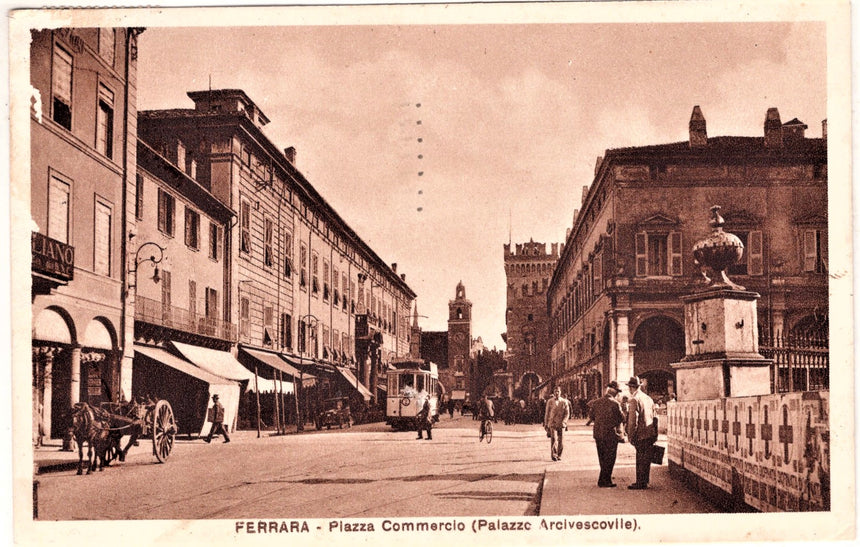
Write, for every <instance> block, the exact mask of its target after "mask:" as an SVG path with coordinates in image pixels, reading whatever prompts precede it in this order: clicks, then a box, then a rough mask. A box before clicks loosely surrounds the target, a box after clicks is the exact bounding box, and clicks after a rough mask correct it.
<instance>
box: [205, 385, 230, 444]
mask: <svg viewBox="0 0 860 547" xmlns="http://www.w3.org/2000/svg"><path fill="white" fill-rule="evenodd" d="M209 421H210V422H212V428H211V429H210V430H209V436H208V437H206V442H207V443H211V442H212V435H217V434H218V433H221V435H224V442H225V443H229V442H230V436H229V435H227V430H226V429H225V428H224V407H223V406H222V405H221V403H220V402H219V401H218V394H217V393H216V394H215V395H213V396H212V408H210V409H209Z"/></svg>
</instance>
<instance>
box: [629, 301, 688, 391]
mask: <svg viewBox="0 0 860 547" xmlns="http://www.w3.org/2000/svg"><path fill="white" fill-rule="evenodd" d="M633 343H634V344H635V345H634V349H633V367H634V368H633V373H634V374H635V375H636V376H639V377H640V378H642V379H644V380H645V381H646V383H647V386H646V388H645V390H646V391H647V392H648V394H649V395H650V396H651V397H652V398H658V397H662V398H668V396H669V394H670V393H674V392H675V372H674V370H673V369H672V367H671V363H676V362H678V361H680V360H681V359H683V357H684V354H685V343H684V329H683V327H682V326H681V325H680V324H679V323H678V321H676V320H675V319H674V318H671V317H668V316H666V315H654V316H651V317H648V318H647V319H645V320H643V321H642V322H640V323H639V325H638V326H637V327H636V331H635V334H634V335H633ZM622 381H625V382H626V381H627V378H623V379H622Z"/></svg>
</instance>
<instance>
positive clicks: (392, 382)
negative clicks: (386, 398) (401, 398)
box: [388, 375, 400, 395]
mask: <svg viewBox="0 0 860 547" xmlns="http://www.w3.org/2000/svg"><path fill="white" fill-rule="evenodd" d="M398 387H399V386H398V385H397V376H394V375H392V376H389V377H388V394H389V395H397V394H398V393H400V390H399V389H398Z"/></svg>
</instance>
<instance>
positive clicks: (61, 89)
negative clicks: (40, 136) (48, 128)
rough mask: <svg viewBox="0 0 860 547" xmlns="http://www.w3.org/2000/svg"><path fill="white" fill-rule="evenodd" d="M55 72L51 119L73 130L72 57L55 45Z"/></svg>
mask: <svg viewBox="0 0 860 547" xmlns="http://www.w3.org/2000/svg"><path fill="white" fill-rule="evenodd" d="M53 65H54V66H53V72H52V74H51V94H52V98H53V100H52V103H51V119H52V120H54V121H55V122H57V123H58V124H60V125H61V126H63V127H65V128H66V129H68V130H69V131H71V130H72V56H71V54H70V53H69V52H67V51H66V50H65V49H63V48H61V47H60V46H59V45H57V44H54V58H53Z"/></svg>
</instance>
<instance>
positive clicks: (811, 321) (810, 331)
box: [789, 314, 830, 340]
mask: <svg viewBox="0 0 860 547" xmlns="http://www.w3.org/2000/svg"><path fill="white" fill-rule="evenodd" d="M829 328H830V321H829V318H828V317H827V315H826V314H810V315H804V316H802V317H801V318H800V319H798V320H797V321H795V322H794V324H793V325H792V326H791V329H790V330H789V333H790V335H791V336H798V337H803V338H816V339H820V340H827V338H828V333H829Z"/></svg>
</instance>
